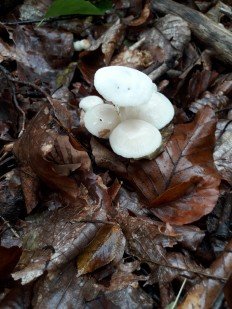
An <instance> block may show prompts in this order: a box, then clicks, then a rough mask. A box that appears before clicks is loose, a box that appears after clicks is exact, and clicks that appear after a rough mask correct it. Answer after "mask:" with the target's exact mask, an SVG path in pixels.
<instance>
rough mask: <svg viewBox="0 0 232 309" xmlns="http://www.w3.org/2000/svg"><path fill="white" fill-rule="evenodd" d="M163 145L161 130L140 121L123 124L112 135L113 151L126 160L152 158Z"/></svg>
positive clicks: (133, 120) (124, 122)
mask: <svg viewBox="0 0 232 309" xmlns="http://www.w3.org/2000/svg"><path fill="white" fill-rule="evenodd" d="M161 143H162V136H161V134H160V132H159V130H157V129H156V128H155V127H154V126H152V125H151V124H150V123H147V122H145V121H143V120H139V119H129V120H125V121H123V122H121V123H120V124H119V125H118V126H117V127H116V128H115V129H114V130H113V132H112V133H111V135H110V145H111V147H112V149H113V151H114V152H115V153H116V154H118V155H120V156H122V157H124V158H132V159H141V158H143V157H147V156H151V155H152V154H153V153H154V152H155V151H156V150H157V149H159V147H160V146H161Z"/></svg>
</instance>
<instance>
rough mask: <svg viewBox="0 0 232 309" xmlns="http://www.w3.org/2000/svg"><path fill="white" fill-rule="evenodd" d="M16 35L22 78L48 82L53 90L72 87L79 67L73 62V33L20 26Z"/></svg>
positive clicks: (19, 68) (19, 71) (19, 70)
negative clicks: (70, 85) (73, 77)
mask: <svg viewBox="0 0 232 309" xmlns="http://www.w3.org/2000/svg"><path fill="white" fill-rule="evenodd" d="M13 38H14V42H15V45H16V54H17V64H18V75H19V77H20V79H22V80H26V81H30V82H31V81H34V80H36V79H39V80H41V81H42V82H44V83H46V84H48V85H49V86H50V90H51V91H54V90H56V89H57V88H59V87H61V86H63V85H67V86H69V83H70V81H71V79H72V76H73V74H74V70H75V68H76V65H73V64H72V63H71V60H72V54H73V35H72V34H71V33H68V32H62V31H60V30H54V29H51V28H46V27H32V26H18V27H17V28H16V29H15V31H14V35H13ZM54 46H55V47H54Z"/></svg>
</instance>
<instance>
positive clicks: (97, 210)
mask: <svg viewBox="0 0 232 309" xmlns="http://www.w3.org/2000/svg"><path fill="white" fill-rule="evenodd" d="M99 203H100V204H94V203H93V205H91V206H90V205H88V204H87V203H86V201H85V200H80V199H77V200H76V203H75V204H73V203H72V204H71V205H69V206H63V207H61V208H58V209H56V210H54V211H49V210H47V211H45V212H43V213H41V214H40V215H34V216H31V217H28V221H27V222H26V225H25V227H24V228H23V229H22V231H21V232H20V235H21V237H22V238H23V247H22V249H23V254H22V256H21V258H20V261H19V263H18V265H17V268H16V271H15V272H14V274H13V277H14V279H15V280H16V279H21V280H22V284H27V283H29V282H31V281H33V280H35V279H36V278H38V277H40V276H41V275H43V274H44V272H45V271H50V272H51V271H52V272H53V271H56V270H57V269H59V268H60V267H62V266H64V265H65V264H66V263H68V262H69V261H71V260H72V259H74V258H75V257H76V256H77V255H78V254H80V253H81V252H82V250H83V249H84V248H85V247H86V246H87V245H88V244H89V243H90V242H91V240H92V239H93V238H94V236H95V234H96V233H97V231H98V230H99V228H100V227H101V226H102V224H101V223H83V222H81V221H90V222H92V221H97V220H105V219H106V214H105V211H104V205H103V207H100V205H101V204H102V203H104V202H103V200H101V201H99Z"/></svg>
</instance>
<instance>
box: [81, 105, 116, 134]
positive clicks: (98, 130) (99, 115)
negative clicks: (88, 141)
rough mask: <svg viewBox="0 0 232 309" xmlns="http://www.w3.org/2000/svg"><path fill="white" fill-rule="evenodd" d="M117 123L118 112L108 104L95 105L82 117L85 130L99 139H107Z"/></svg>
mask: <svg viewBox="0 0 232 309" xmlns="http://www.w3.org/2000/svg"><path fill="white" fill-rule="evenodd" d="M119 122H120V117H119V115H118V112H117V111H116V109H115V107H114V106H113V105H110V104H99V105H96V106H94V107H93V108H91V109H89V110H87V112H86V113H85V115H84V124H85V127H86V129H87V130H88V131H89V132H90V133H91V134H93V135H94V136H97V137H101V138H108V137H109V135H110V133H111V132H112V131H113V129H114V128H115V127H116V126H117V125H118V124H119Z"/></svg>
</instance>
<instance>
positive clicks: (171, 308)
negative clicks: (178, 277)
mask: <svg viewBox="0 0 232 309" xmlns="http://www.w3.org/2000/svg"><path fill="white" fill-rule="evenodd" d="M186 281H187V279H186V278H185V279H184V281H183V283H182V285H181V287H180V290H179V292H178V294H177V296H176V299H175V301H174V303H173V304H172V305H171V307H170V309H175V308H176V305H177V303H178V301H179V298H180V295H181V293H182V291H183V288H184V286H185V283H186Z"/></svg>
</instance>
